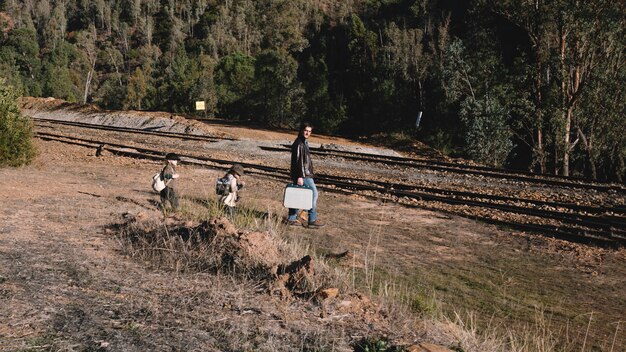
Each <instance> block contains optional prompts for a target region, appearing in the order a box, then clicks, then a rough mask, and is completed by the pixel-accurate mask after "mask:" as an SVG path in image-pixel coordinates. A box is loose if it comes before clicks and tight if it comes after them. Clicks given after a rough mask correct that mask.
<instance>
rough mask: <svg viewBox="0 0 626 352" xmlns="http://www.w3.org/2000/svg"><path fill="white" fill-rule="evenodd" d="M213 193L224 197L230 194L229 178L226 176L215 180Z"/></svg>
mask: <svg viewBox="0 0 626 352" xmlns="http://www.w3.org/2000/svg"><path fill="white" fill-rule="evenodd" d="M215 193H216V194H217V195H219V196H225V195H228V193H230V178H229V177H228V175H226V176H224V177H218V178H217V181H216V182H215Z"/></svg>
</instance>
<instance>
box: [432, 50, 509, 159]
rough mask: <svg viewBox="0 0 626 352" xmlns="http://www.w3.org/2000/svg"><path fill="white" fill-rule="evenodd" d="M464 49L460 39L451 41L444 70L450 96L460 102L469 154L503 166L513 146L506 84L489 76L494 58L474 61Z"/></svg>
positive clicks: (495, 70)
mask: <svg viewBox="0 0 626 352" xmlns="http://www.w3.org/2000/svg"><path fill="white" fill-rule="evenodd" d="M464 50H465V49H464V46H463V43H462V42H461V41H460V40H458V39H457V40H454V41H453V42H452V43H451V44H450V48H449V50H448V57H447V58H446V63H445V64H444V72H443V78H444V81H445V83H444V85H445V87H446V93H447V97H448V99H449V100H450V101H451V102H460V112H459V114H460V116H461V120H462V121H463V122H464V124H465V132H464V137H465V142H466V152H467V153H468V155H469V156H471V157H472V158H473V159H475V160H477V161H479V162H482V163H485V164H487V165H490V166H494V167H496V166H502V164H503V163H504V161H505V160H506V158H507V156H508V154H509V153H510V151H511V149H512V146H513V143H512V141H511V137H512V131H511V129H510V127H509V125H508V120H509V113H508V110H509V107H508V106H507V105H506V103H504V102H505V101H507V99H505V96H506V94H507V92H506V90H507V87H506V85H502V84H499V83H497V82H491V81H490V79H489V78H488V76H489V77H492V79H493V76H494V72H497V68H496V67H495V66H496V65H495V63H494V62H493V58H487V57H483V58H481V59H479V60H478V61H477V63H476V64H472V63H471V62H470V61H468V60H466V59H465V52H464ZM490 61H492V64H489V62H490ZM476 65H486V67H478V66H477V67H475V66H476ZM486 72H488V74H485V73H486Z"/></svg>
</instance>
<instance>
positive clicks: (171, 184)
mask: <svg viewBox="0 0 626 352" xmlns="http://www.w3.org/2000/svg"><path fill="white" fill-rule="evenodd" d="M179 160H180V157H179V156H178V155H176V154H174V153H167V155H165V162H166V163H167V164H166V165H165V167H164V168H163V171H161V172H162V174H163V180H164V181H165V188H163V190H162V191H161V206H162V207H163V210H164V211H165V209H166V208H165V205H166V204H167V202H169V203H170V205H171V206H172V208H174V210H178V208H179V204H178V195H177V194H176V190H175V188H176V179H178V177H179V175H178V174H177V173H176V165H177V164H178V161H179Z"/></svg>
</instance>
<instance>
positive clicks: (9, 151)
mask: <svg viewBox="0 0 626 352" xmlns="http://www.w3.org/2000/svg"><path fill="white" fill-rule="evenodd" d="M17 97H18V94H17V92H16V91H15V89H13V88H12V87H10V86H8V85H6V82H5V80H4V79H2V78H0V166H21V165H24V164H28V163H29V162H30V161H31V160H32V159H33V158H34V157H35V154H36V150H35V147H34V145H33V143H32V136H33V126H32V123H31V121H30V120H28V119H27V118H26V117H24V116H22V114H21V113H20V110H19V108H18V106H17V102H16V100H17Z"/></svg>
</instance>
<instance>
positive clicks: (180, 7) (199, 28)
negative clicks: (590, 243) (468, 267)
mask: <svg viewBox="0 0 626 352" xmlns="http://www.w3.org/2000/svg"><path fill="white" fill-rule="evenodd" d="M18 3H19V6H16V4H17V3H15V4H14V3H11V4H9V3H6V4H5V6H4V7H3V10H4V12H3V13H5V14H6V15H7V16H8V17H5V16H3V17H2V18H3V21H4V22H3V24H2V25H1V26H2V30H3V33H2V34H3V36H2V39H1V42H0V77H4V78H5V80H6V82H7V83H8V84H11V85H12V86H14V87H16V88H18V89H20V90H21V91H23V92H24V94H28V95H34V96H40V95H43V96H53V97H56V98H62V99H66V100H69V101H77V100H79V99H80V100H81V101H93V102H96V103H98V104H100V105H102V106H105V107H108V108H115V109H119V108H133V109H151V110H156V109H159V110H169V111H177V112H190V111H193V101H195V100H204V101H205V102H206V103H207V113H208V114H209V115H217V116H219V117H223V118H229V119H254V120H255V121H258V122H259V123H262V124H266V125H268V126H290V125H293V124H294V123H296V122H297V121H298V120H301V119H305V118H306V119H307V120H310V121H313V122H314V123H315V125H316V130H318V131H321V132H326V133H337V132H340V133H344V134H347V135H352V136H358V135H371V134H375V133H380V132H383V133H389V132H393V131H400V130H407V129H411V128H413V126H414V122H415V117H416V115H417V114H418V112H419V111H422V112H423V118H422V124H421V125H420V127H419V129H417V130H416V131H415V132H416V133H415V134H412V136H411V138H420V139H421V140H423V141H427V142H428V143H430V144H431V145H433V146H435V147H439V148H442V149H444V151H447V152H448V153H458V154H460V155H465V156H471V157H473V158H475V159H476V160H479V161H482V162H485V163H489V164H492V165H501V164H502V163H503V161H504V159H505V158H506V157H505V154H507V153H506V149H507V148H509V149H510V148H512V146H513V145H512V144H511V143H510V141H509V140H510V139H511V138H510V137H511V136H514V138H515V144H516V149H515V153H516V154H514V153H508V155H509V156H508V160H507V162H511V164H515V166H516V167H523V168H528V169H533V170H537V171H543V172H548V171H552V172H554V171H555V170H556V171H563V170H564V168H565V164H566V161H565V160H566V159H567V160H570V159H571V163H569V164H570V165H569V167H568V168H570V169H572V174H577V175H585V176H591V177H597V178H610V179H614V180H621V179H623V178H624V177H625V176H626V175H625V172H626V170H625V169H626V166H625V164H626V162H625V160H624V157H625V156H624V155H625V154H626V152H625V151H624V150H625V146H624V144H625V142H624V138H622V137H621V135H620V133H619V132H615V133H613V132H608V133H605V131H608V129H609V127H608V126H622V125H623V121H624V119H623V115H624V107H623V103H621V102H623V101H624V100H625V99H624V98H623V95H624V93H623V92H624V90H625V89H626V88H625V87H624V85H623V84H620V83H621V82H623V77H624V76H625V73H624V71H625V70H626V66H624V65H623V64H621V63H622V62H623V53H624V41H623V39H622V38H624V36H625V35H626V33H625V31H626V29H625V27H624V25H623V15H622V13H623V6H622V4H621V3H620V2H610V1H588V2H563V1H559V2H545V1H544V2H541V1H540V2H530V1H510V0H506V1H496V0H477V1H472V2H460V3H459V2H449V1H437V0H420V1H403V0H372V1H369V0H368V1H358V2H319V1H312V0H291V1H288V0H280V1H271V0H259V1H253V0H233V1H226V2H220V1H209V2H207V1H187V2H172V1H134V2H133V1H131V2H123V1H122V2H120V1H113V0H98V1H95V2H86V1H83V0H81V1H78V0H68V1H61V2H59V1H56V2H46V1H43V2H41V1H40V2H33V1H30V2H18ZM442 14H443V15H442ZM447 14H450V16H447ZM6 18H10V19H11V20H10V21H9V20H6ZM561 33H563V34H567V35H566V36H565V37H563V40H561V37H560V35H559V34H561ZM615 131H621V129H618V128H616V129H615ZM477 138H479V139H483V138H486V139H490V140H492V139H493V138H495V141H494V143H491V142H490V144H491V145H482V144H481V145H475V143H476V139H477ZM568 144H569V145H568ZM488 151H492V152H493V153H495V154H491V156H490V157H487V153H488ZM509 152H510V150H509Z"/></svg>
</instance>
